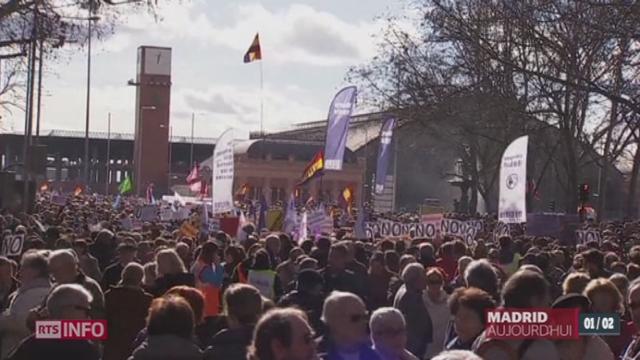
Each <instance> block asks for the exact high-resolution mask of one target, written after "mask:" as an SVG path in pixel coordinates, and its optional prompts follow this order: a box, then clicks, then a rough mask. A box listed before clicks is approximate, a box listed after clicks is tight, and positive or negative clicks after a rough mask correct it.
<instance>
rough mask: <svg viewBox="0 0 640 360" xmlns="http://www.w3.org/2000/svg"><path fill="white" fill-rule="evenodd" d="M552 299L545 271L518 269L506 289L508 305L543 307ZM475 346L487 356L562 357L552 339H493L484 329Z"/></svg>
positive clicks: (525, 359)
mask: <svg viewBox="0 0 640 360" xmlns="http://www.w3.org/2000/svg"><path fill="white" fill-rule="evenodd" d="M467 271H469V270H468V269H467ZM549 301H550V299H549V283H548V282H547V280H546V279H545V278H544V276H543V275H540V274H539V273H537V272H534V271H530V270H519V271H517V272H516V273H515V274H513V275H512V276H511V277H510V278H509V280H507V282H506V283H505V285H504V287H503V289H502V303H503V305H504V307H505V308H518V309H526V308H543V307H546V306H549ZM472 350H473V351H474V352H475V353H477V354H478V355H480V356H481V357H483V358H487V359H495V360H502V359H512V358H513V356H517V358H520V359H523V360H534V359H545V360H556V359H560V356H559V355H558V352H557V350H556V348H555V346H554V344H553V343H552V342H551V341H549V340H546V339H535V340H533V339H530V340H529V339H528V340H504V341H502V340H490V339H487V338H485V337H484V332H483V334H481V335H480V336H479V337H478V338H477V339H476V341H475V342H474V344H473V346H472Z"/></svg>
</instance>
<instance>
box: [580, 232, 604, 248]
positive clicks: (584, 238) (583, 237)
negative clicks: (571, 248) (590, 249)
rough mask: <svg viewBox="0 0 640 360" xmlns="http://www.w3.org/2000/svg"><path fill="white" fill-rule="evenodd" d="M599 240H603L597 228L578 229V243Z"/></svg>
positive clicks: (599, 241)
mask: <svg viewBox="0 0 640 360" xmlns="http://www.w3.org/2000/svg"><path fill="white" fill-rule="evenodd" d="M592 241H597V242H598V243H601V242H602V237H601V236H600V232H599V231H598V230H596V229H588V230H576V245H580V244H586V243H588V242H592Z"/></svg>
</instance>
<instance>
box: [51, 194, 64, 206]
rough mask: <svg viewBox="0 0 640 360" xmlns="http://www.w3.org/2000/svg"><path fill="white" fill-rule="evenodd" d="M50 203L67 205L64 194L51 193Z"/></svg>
mask: <svg viewBox="0 0 640 360" xmlns="http://www.w3.org/2000/svg"><path fill="white" fill-rule="evenodd" d="M51 203H52V204H54V205H59V206H65V205H67V197H66V196H64V195H52V196H51Z"/></svg>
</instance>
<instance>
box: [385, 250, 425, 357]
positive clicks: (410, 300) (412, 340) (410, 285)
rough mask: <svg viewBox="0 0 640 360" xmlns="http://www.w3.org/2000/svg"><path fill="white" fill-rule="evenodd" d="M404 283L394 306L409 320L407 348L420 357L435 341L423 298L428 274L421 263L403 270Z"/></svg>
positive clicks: (410, 265) (413, 264)
mask: <svg viewBox="0 0 640 360" xmlns="http://www.w3.org/2000/svg"><path fill="white" fill-rule="evenodd" d="M402 281H403V282H404V284H403V285H402V286H401V287H400V289H399V290H398V293H397V294H396V297H395V299H394V301H393V307H395V308H396V309H398V310H400V312H401V313H402V315H404V318H405V319H406V321H407V333H408V334H407V335H408V336H407V349H408V350H409V351H410V352H411V353H412V354H413V355H415V356H416V357H418V358H419V359H422V358H423V357H424V354H425V352H426V351H427V345H428V344H429V343H430V342H431V341H433V325H432V323H431V316H430V315H429V311H428V310H427V307H426V305H425V303H424V301H423V300H422V296H423V293H424V290H425V288H426V286H427V274H426V273H425V270H424V267H423V266H422V264H420V263H411V264H409V265H407V267H406V268H404V270H403V271H402Z"/></svg>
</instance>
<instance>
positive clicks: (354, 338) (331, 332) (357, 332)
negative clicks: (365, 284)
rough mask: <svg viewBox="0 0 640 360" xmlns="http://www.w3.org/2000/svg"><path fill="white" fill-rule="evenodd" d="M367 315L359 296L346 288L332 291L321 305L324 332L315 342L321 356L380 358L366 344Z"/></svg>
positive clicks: (333, 358)
mask: <svg viewBox="0 0 640 360" xmlns="http://www.w3.org/2000/svg"><path fill="white" fill-rule="evenodd" d="M367 319H368V314H367V308H366V306H365V304H364V302H363V301H362V299H361V298H359V297H358V296H357V295H355V294H352V293H348V292H341V291H334V292H332V293H331V294H330V295H329V297H327V299H326V300H325V301H324V305H323V307H322V320H323V321H324V322H325V324H326V325H327V333H326V334H325V335H324V336H323V337H322V338H321V339H320V341H319V344H318V353H320V357H321V358H322V359H325V360H343V359H367V360H378V359H380V358H379V356H378V355H377V353H376V352H375V351H373V350H372V349H371V347H370V346H369V345H370V344H369V339H368V336H367Z"/></svg>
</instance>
